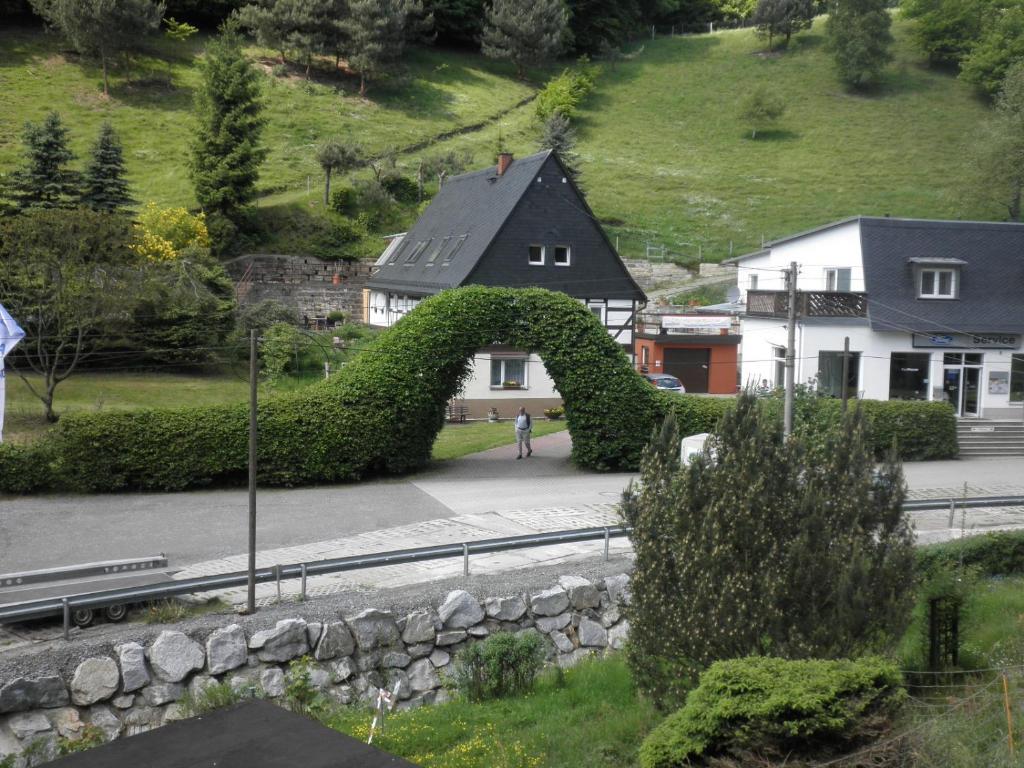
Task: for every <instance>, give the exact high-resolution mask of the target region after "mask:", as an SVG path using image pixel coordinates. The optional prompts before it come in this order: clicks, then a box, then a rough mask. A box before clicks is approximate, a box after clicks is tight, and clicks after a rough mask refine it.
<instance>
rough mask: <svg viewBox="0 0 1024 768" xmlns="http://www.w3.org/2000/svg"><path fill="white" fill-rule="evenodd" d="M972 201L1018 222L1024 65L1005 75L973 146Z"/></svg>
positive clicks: (1023, 187) (1023, 190) (1023, 181)
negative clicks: (990, 204)
mask: <svg viewBox="0 0 1024 768" xmlns="http://www.w3.org/2000/svg"><path fill="white" fill-rule="evenodd" d="M971 146H972V155H973V161H974V162H973V166H974V174H973V179H972V180H971V181H972V183H971V184H970V185H969V189H970V191H971V197H973V198H974V199H978V198H981V199H985V200H990V201H992V202H994V203H995V204H997V205H999V206H1001V207H1004V208H1005V209H1006V214H1007V216H1008V218H1009V219H1010V221H1020V220H1021V213H1022V208H1021V203H1022V194H1024V61H1018V62H1017V63H1016V64H1014V65H1013V66H1012V67H1010V69H1009V71H1008V72H1007V73H1006V77H1005V78H1004V79H1003V87H1002V90H1001V91H1000V92H999V96H998V97H997V98H996V104H995V110H994V113H993V114H992V115H991V117H989V118H988V120H986V121H985V124H984V125H983V126H982V128H981V131H980V134H979V136H978V137H977V139H976V140H975V141H973V142H972V144H971Z"/></svg>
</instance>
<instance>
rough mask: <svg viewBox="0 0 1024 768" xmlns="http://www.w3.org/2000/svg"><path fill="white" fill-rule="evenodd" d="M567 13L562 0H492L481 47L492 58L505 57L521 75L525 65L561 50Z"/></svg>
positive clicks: (545, 58) (566, 23) (538, 61)
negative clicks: (527, 0)
mask: <svg viewBox="0 0 1024 768" xmlns="http://www.w3.org/2000/svg"><path fill="white" fill-rule="evenodd" d="M567 25H568V14H567V13H566V10H565V3H564V2H563V0H536V1H535V2H530V3H524V2H520V0H493V2H492V3H491V5H490V7H489V8H488V9H487V21H486V23H485V25H484V34H483V38H482V39H481V41H480V43H481V50H482V51H483V53H484V55H485V56H490V57H491V58H492V59H508V60H509V61H511V62H512V63H513V64H515V65H516V75H517V76H518V77H519V78H522V77H523V75H524V74H525V72H526V65H527V64H530V63H537V64H539V63H542V62H544V61H547V60H549V59H552V58H554V57H555V56H557V55H558V54H559V53H560V52H561V51H562V46H563V44H564V41H565V34H566V27H567Z"/></svg>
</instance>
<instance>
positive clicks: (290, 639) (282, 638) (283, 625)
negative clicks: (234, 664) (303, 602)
mask: <svg viewBox="0 0 1024 768" xmlns="http://www.w3.org/2000/svg"><path fill="white" fill-rule="evenodd" d="M249 648H250V649H251V650H254V651H256V657H257V658H258V659H259V660H260V661H291V660H292V659H294V658H297V657H299V656H302V655H303V654H305V653H308V652H309V636H308V635H307V633H306V622H305V621H303V620H302V619H282V620H281V621H279V622H277V626H275V627H274V628H273V629H265V630H263V631H262V632H257V633H256V634H254V635H253V636H252V638H251V639H250V640H249Z"/></svg>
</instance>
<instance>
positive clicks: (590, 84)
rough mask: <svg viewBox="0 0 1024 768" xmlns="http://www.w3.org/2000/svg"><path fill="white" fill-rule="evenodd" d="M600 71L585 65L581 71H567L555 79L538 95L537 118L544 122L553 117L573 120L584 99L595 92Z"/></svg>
mask: <svg viewBox="0 0 1024 768" xmlns="http://www.w3.org/2000/svg"><path fill="white" fill-rule="evenodd" d="M599 73H600V69H599V68H598V67H596V66H593V65H588V64H586V63H584V64H583V65H582V66H581V67H580V68H579V69H566V70H564V71H563V72H562V74H560V75H558V77H553V78H551V80H549V81H548V83H547V85H545V86H544V88H543V89H542V90H541V92H540V93H539V94H538V95H537V101H536V107H535V109H536V112H537V117H538V118H539V119H540V120H541V121H542V122H543V121H544V120H547V119H548V118H549V117H551V116H553V115H556V114H558V115H562V116H563V117H565V118H566V119H569V120H572V119H573V118H574V117H576V114H577V113H578V112H579V107H580V104H582V103H583V99H585V98H586V97H587V95H588V94H589V93H590V92H591V91H592V90H594V85H595V84H596V83H597V76H598V74H599Z"/></svg>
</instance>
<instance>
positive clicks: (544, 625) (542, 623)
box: [536, 613, 572, 634]
mask: <svg viewBox="0 0 1024 768" xmlns="http://www.w3.org/2000/svg"><path fill="white" fill-rule="evenodd" d="M571 621H572V614H571V613H560V614H558V615H557V616H545V617H543V618H540V619H537V624H536V627H537V630H538V631H540V632H544V633H545V634H547V633H548V632H554V631H555V630H556V629H565V628H566V627H567V626H569V622H571Z"/></svg>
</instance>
